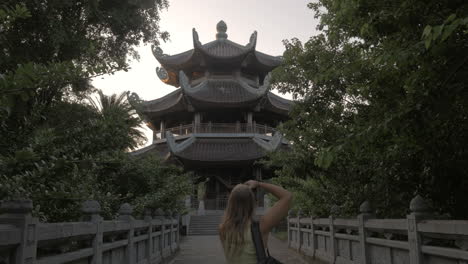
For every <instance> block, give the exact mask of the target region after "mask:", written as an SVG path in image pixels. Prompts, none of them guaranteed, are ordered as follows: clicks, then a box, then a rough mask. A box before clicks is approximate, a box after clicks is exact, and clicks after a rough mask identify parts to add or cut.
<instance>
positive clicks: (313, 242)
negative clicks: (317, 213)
mask: <svg viewBox="0 0 468 264" xmlns="http://www.w3.org/2000/svg"><path fill="white" fill-rule="evenodd" d="M309 239H310V247H311V248H312V252H311V257H312V258H315V248H316V247H317V237H316V236H315V225H314V216H312V214H311V216H310V237H309Z"/></svg>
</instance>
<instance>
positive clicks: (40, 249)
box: [0, 200, 179, 264]
mask: <svg viewBox="0 0 468 264" xmlns="http://www.w3.org/2000/svg"><path fill="white" fill-rule="evenodd" d="M32 208H33V204H32V201H31V200H13V201H3V202H2V204H1V206H0V210H1V211H0V212H1V214H0V263H1V264H33V263H37V264H54V263H57V264H59V263H73V264H81V263H83V264H84V263H93V264H101V263H112V264H116V263H121V264H133V263H147V264H156V263H167V262H168V261H170V260H171V258H172V257H173V256H174V255H175V253H176V252H177V251H178V249H179V216H178V215H176V214H175V213H172V212H169V211H168V212H163V211H162V210H160V209H158V210H154V211H151V210H146V211H145V216H144V219H142V220H138V219H135V218H134V217H133V216H132V213H133V208H132V206H131V205H129V204H127V203H125V204H122V206H121V207H120V210H119V216H118V217H117V219H115V220H110V221H107V220H103V218H102V217H101V216H100V212H101V206H100V204H99V203H98V202H97V201H85V202H83V204H82V209H81V211H82V215H83V216H82V219H81V221H80V222H65V223H41V222H39V221H38V219H37V218H35V217H33V216H32V215H31V212H32Z"/></svg>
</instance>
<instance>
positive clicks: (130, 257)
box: [118, 203, 136, 264]
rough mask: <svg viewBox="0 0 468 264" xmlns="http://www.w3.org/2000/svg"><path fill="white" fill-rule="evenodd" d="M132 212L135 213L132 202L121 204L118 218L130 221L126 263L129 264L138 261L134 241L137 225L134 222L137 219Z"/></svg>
mask: <svg viewBox="0 0 468 264" xmlns="http://www.w3.org/2000/svg"><path fill="white" fill-rule="evenodd" d="M132 213H133V208H132V206H131V205H130V204H128V203H124V204H122V205H121V206H120V209H119V217H118V220H120V221H126V222H128V223H129V229H128V232H127V239H128V244H127V250H126V254H125V256H126V263H128V264H134V263H135V261H136V257H135V241H134V236H135V225H134V223H133V222H134V220H135V219H134V218H133V216H132Z"/></svg>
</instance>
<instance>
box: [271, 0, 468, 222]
mask: <svg viewBox="0 0 468 264" xmlns="http://www.w3.org/2000/svg"><path fill="white" fill-rule="evenodd" d="M309 7H310V8H311V9H313V10H314V11H315V14H316V17H318V18H320V25H319V26H318V29H319V30H321V32H320V33H319V34H318V35H317V36H314V37H311V38H310V40H309V41H307V42H306V43H304V44H302V43H301V42H300V41H298V40H297V39H293V40H290V41H285V46H286V52H285V53H284V59H285V63H284V65H283V66H282V67H280V68H279V69H278V70H276V71H275V74H274V81H275V83H276V86H277V87H278V88H279V89H280V91H283V92H291V93H293V95H294V96H295V97H296V98H299V99H300V100H299V102H298V103H297V105H296V106H295V108H294V110H293V111H292V113H291V116H292V118H291V121H290V122H288V123H286V124H285V125H284V127H283V129H284V133H285V134H286V135H287V136H288V137H289V139H290V140H291V141H292V142H293V145H292V151H291V152H289V153H281V154H276V155H274V156H273V162H271V163H272V164H281V165H283V167H282V168H280V169H278V174H279V175H280V178H279V179H277V181H279V182H282V183H283V184H286V185H288V186H291V187H292V188H294V189H295V190H297V191H298V192H299V193H300V194H299V197H302V196H307V197H309V199H303V202H302V203H301V206H303V207H306V208H307V209H308V210H311V211H315V212H316V213H317V214H328V211H329V209H330V207H331V205H332V204H338V205H340V206H341V209H342V213H343V214H345V213H348V214H352V215H354V214H355V213H356V208H358V206H359V204H360V203H361V202H363V201H364V200H367V199H369V200H371V201H372V202H373V203H374V205H375V207H376V208H377V212H378V213H379V214H381V215H383V216H397V215H398V216H401V215H402V214H404V213H405V212H406V208H407V204H408V202H409V201H410V199H411V198H412V197H413V196H414V195H415V194H416V193H419V194H422V195H423V196H425V197H427V198H429V199H430V200H431V201H432V203H433V206H434V209H435V210H436V211H438V212H439V213H442V214H447V215H449V216H451V217H456V218H457V217H467V216H468V213H467V212H468V207H467V206H468V200H467V198H466V195H465V190H467V189H468V180H467V179H468V175H467V172H466V168H465V165H464V164H465V163H466V161H467V160H468V152H467V151H466V148H465V146H466V144H467V143H468V136H467V135H468V122H467V119H466V117H467V116H468V93H467V92H466V91H467V90H466V83H467V81H468V79H467V78H468V64H467V61H468V56H467V54H468V45H467V43H468V41H467V40H468V38H467V36H468V28H467V26H468V17H467V16H466V14H467V13H468V4H467V3H466V2H465V1H457V0H456V1H406V0H399V1H383V2H382V1H376V0H363V1H341V0H320V1H318V2H314V3H311V4H309ZM298 177H299V178H298Z"/></svg>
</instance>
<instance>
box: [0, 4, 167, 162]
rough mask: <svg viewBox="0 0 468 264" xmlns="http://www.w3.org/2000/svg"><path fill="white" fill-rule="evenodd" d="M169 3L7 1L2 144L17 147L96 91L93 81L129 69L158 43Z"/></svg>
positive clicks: (0, 42) (0, 43) (0, 91)
mask: <svg viewBox="0 0 468 264" xmlns="http://www.w3.org/2000/svg"><path fill="white" fill-rule="evenodd" d="M167 6H168V2H167V0H156V1H148V0H128V1H113V0H103V1H96V0H78V1H48V2H41V1H33V0H22V1H19V2H18V1H16V0H6V1H3V2H2V4H1V5H0V34H1V37H0V47H1V49H2V56H1V57H2V58H1V60H0V74H1V78H0V129H1V130H0V132H1V135H2V137H1V139H0V147H1V148H2V150H5V151H9V152H10V153H11V151H12V150H13V149H12V148H11V146H17V147H18V148H20V147H22V146H23V144H22V143H23V142H25V141H26V138H27V137H29V135H30V133H32V131H33V130H34V128H35V127H36V126H37V125H40V124H41V123H42V122H44V120H46V117H45V116H44V113H45V112H47V111H48V109H49V108H50V107H52V105H53V104H54V103H56V102H60V101H62V100H63V99H64V98H65V99H67V100H72V99H76V98H78V99H80V98H82V97H83V95H85V94H87V93H89V92H92V87H91V86H90V85H89V83H88V80H89V79H90V78H91V77H93V76H97V75H102V74H108V73H112V72H115V71H118V70H126V69H127V68H128V59H127V56H128V55H130V56H132V57H134V58H138V54H137V53H136V51H135V49H134V47H135V45H137V44H139V43H140V42H143V43H152V44H154V45H158V44H159V41H160V40H161V39H162V40H165V39H167V37H168V34H167V32H162V31H160V29H159V25H158V22H159V12H160V10H161V9H163V8H166V7H167Z"/></svg>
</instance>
